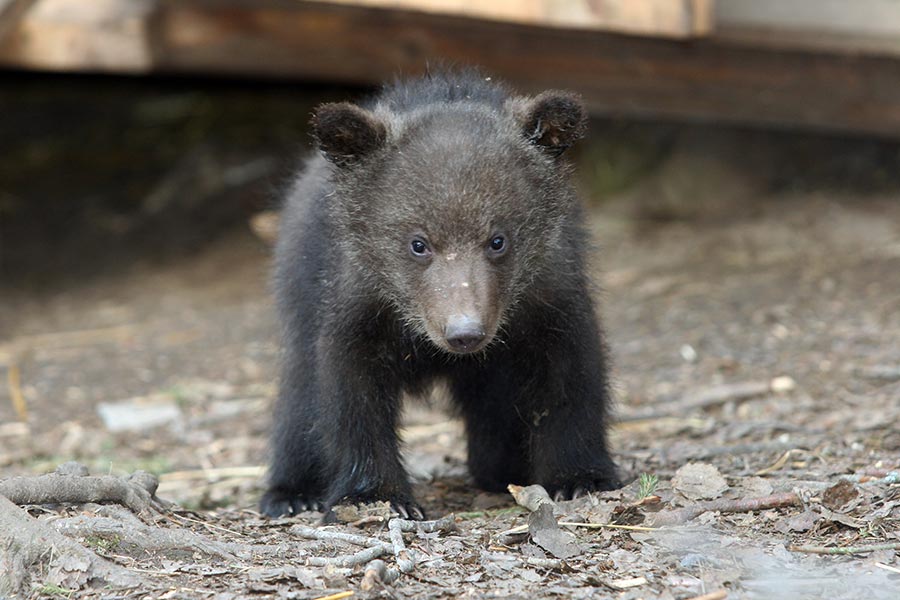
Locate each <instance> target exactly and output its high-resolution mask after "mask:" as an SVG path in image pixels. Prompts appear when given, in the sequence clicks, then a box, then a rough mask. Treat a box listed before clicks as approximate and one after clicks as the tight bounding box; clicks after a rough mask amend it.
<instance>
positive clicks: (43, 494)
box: [0, 463, 162, 513]
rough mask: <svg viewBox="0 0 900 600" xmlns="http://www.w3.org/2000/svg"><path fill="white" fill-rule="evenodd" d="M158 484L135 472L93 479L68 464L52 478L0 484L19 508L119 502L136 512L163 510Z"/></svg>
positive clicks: (1, 490) (153, 478) (15, 479)
mask: <svg viewBox="0 0 900 600" xmlns="http://www.w3.org/2000/svg"><path fill="white" fill-rule="evenodd" d="M158 485H159V481H158V480H157V478H156V476H154V475H151V474H150V473H146V472H144V471H135V472H134V473H132V474H131V475H129V476H128V477H125V478H123V477H114V476H112V475H100V476H91V475H88V474H87V468H85V467H83V466H82V465H79V464H78V463H65V464H62V465H60V466H59V467H58V468H57V469H56V472H55V473H50V474H49V475H39V476H37V477H10V478H9V479H5V480H3V481H0V496H6V498H8V499H9V500H10V501H11V502H13V503H14V504H18V505H26V504H63V503H71V504H85V503H87V502H97V503H100V502H116V503H118V504H122V505H124V506H127V507H128V508H129V509H131V510H132V511H133V512H135V513H144V512H147V511H149V510H150V508H157V509H159V508H162V502H161V501H160V500H158V499H157V498H156V497H155V495H154V494H156V488H157V486H158Z"/></svg>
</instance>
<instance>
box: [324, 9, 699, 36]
mask: <svg viewBox="0 0 900 600" xmlns="http://www.w3.org/2000/svg"><path fill="white" fill-rule="evenodd" d="M331 2H332V3H337V4H344V5H348V6H359V7H366V8H381V9H394V10H406V11H410V12H424V13H432V14H441V15H449V16H457V17H470V18H476V19H485V20H491V21H504V22H509V23H520V24H525V25H541V26H545V27H563V28H569V29H590V30H600V31H614V32H619V33H630V34H637V35H649V36H660V37H674V38H686V37H694V36H699V35H705V34H707V33H709V31H710V28H711V26H712V17H713V10H712V9H713V0H491V1H490V2H487V1H485V0H331Z"/></svg>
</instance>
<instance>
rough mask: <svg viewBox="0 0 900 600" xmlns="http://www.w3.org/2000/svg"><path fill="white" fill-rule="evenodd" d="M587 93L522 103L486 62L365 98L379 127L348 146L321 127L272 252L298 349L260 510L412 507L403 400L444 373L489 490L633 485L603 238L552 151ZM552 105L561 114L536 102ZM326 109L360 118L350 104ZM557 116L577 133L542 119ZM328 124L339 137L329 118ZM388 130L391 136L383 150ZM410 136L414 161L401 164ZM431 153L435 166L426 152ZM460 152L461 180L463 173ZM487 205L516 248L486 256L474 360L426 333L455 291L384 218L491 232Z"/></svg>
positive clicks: (286, 339)
mask: <svg viewBox="0 0 900 600" xmlns="http://www.w3.org/2000/svg"><path fill="white" fill-rule="evenodd" d="M572 102H575V103H577V99H576V98H574V97H573V96H571V95H565V94H556V95H549V96H548V95H541V96H539V97H538V98H537V99H534V100H530V99H524V98H518V97H515V96H513V95H511V94H510V93H509V92H508V91H507V90H506V89H505V88H503V87H501V86H498V85H496V84H492V83H489V82H486V81H485V80H484V79H483V78H481V77H479V76H478V75H477V74H474V73H444V74H438V75H434V76H430V77H426V78H422V79H416V80H413V81H409V82H402V83H397V84H395V85H394V86H391V87H389V88H387V89H386V90H385V91H384V92H382V94H381V95H379V96H377V97H376V98H375V99H374V100H373V101H371V102H370V103H368V104H366V105H363V106H364V108H365V109H366V112H363V111H359V112H357V109H355V108H353V109H350V110H351V111H352V112H351V113H350V114H351V116H350V117H349V121H350V126H353V127H357V126H358V124H359V123H362V124H363V126H365V123H366V119H367V118H368V117H367V116H366V115H367V114H368V115H373V116H374V118H375V121H376V123H375V124H374V125H373V127H374V129H372V130H371V131H364V132H363V133H362V135H361V136H358V137H357V138H355V139H349V141H348V142H347V144H341V143H340V142H337V143H336V144H332V145H329V142H328V141H327V140H324V141H323V140H322V139H320V141H319V145H320V149H321V150H322V152H321V153H320V154H319V155H317V156H316V157H314V158H312V159H311V160H310V161H309V162H308V163H307V165H306V168H305V169H304V171H303V173H302V174H301V175H300V177H299V178H298V180H297V182H296V184H295V186H294V188H293V189H292V191H291V193H290V194H289V197H288V200H287V204H286V207H285V211H284V215H283V218H282V225H281V234H280V237H279V242H278V246H277V250H276V264H275V287H276V298H277V303H278V312H279V316H280V320H281V324H282V329H283V346H284V351H283V365H282V377H281V384H280V392H279V398H278V402H277V406H276V412H275V421H274V430H273V437H272V451H273V458H272V462H271V469H270V488H269V490H268V492H267V493H266V494H265V496H264V497H263V499H262V501H261V510H262V512H264V513H265V514H267V515H270V516H279V515H282V514H290V513H293V512H297V511H300V510H305V509H309V508H324V509H326V510H327V509H330V508H331V507H332V506H333V505H335V504H336V503H338V502H340V501H342V500H346V499H349V500H351V501H372V500H388V501H390V502H391V503H392V504H393V505H394V506H395V507H397V508H400V509H402V510H406V511H408V512H410V513H411V514H413V515H414V516H417V515H416V511H417V510H418V505H417V504H416V501H415V499H414V498H413V496H412V491H411V487H410V484H409V481H408V479H407V475H406V472H405V470H404V468H403V465H402V463H401V461H400V455H399V441H398V439H397V433H396V432H397V426H398V421H399V416H400V410H401V407H400V397H401V393H402V392H411V393H413V394H415V393H419V392H422V391H424V390H427V389H428V387H429V386H430V385H431V384H432V383H433V382H434V381H435V380H436V379H438V378H442V379H446V380H447V381H448V382H449V384H450V389H451V392H452V396H453V400H454V403H455V405H456V407H457V408H458V410H459V412H460V413H461V415H462V416H463V418H464V420H465V423H466V433H467V436H468V444H469V459H468V464H469V469H470V471H471V474H472V476H473V478H474V480H475V482H476V484H477V485H479V486H480V487H482V488H484V489H488V490H495V491H499V490H503V489H505V488H506V486H507V484H509V483H519V484H529V483H541V484H543V485H544V486H545V487H546V488H547V489H548V491H550V492H551V493H555V492H560V493H562V494H563V495H569V496H570V495H572V494H573V493H575V492H576V491H578V490H583V491H590V490H603V489H611V488H614V487H616V486H617V485H618V479H617V476H616V470H615V465H614V464H613V461H612V459H611V458H610V456H609V453H608V451H607V447H606V414H607V407H608V405H609V385H608V381H607V366H606V363H607V359H606V349H605V346H604V343H603V338H602V335H601V331H600V328H599V325H598V322H597V319H596V316H595V312H594V307H593V305H592V301H591V294H590V291H589V282H588V280H587V277H586V274H585V254H586V249H587V248H588V240H587V235H586V233H585V231H584V230H583V227H582V225H581V224H582V223H583V222H584V219H583V215H582V213H581V208H580V205H579V203H578V201H577V199H576V197H575V194H574V191H573V190H572V188H571V186H570V184H569V183H568V169H567V167H566V166H565V163H563V162H560V161H559V160H558V159H557V158H556V156H557V155H558V154H559V153H560V152H562V150H564V149H565V147H568V145H570V144H571V142H572V141H574V140H575V139H577V137H580V136H581V134H582V133H583V121H584V117H583V109H581V108H580V104H577V106H576V107H575V108H574V109H573V107H572V106H571V104H570V103H572ZM331 106H335V105H331ZM542 106H543V107H544V108H543V109H541V110H544V111H545V113H542V114H543V116H544V117H547V118H541V115H537V116H536V115H535V113H534V111H535V109H536V107H542ZM547 106H549V109H548V108H546V107H547ZM573 110H576V112H577V110H581V111H582V114H581V117H580V118H578V115H574V116H573ZM546 111H549V112H546ZM319 118H320V119H323V118H327V119H332V120H336V121H335V122H334V126H335V127H336V128H338V130H340V131H343V129H341V128H346V127H347V126H348V125H347V121H341V116H340V109H335V110H334V111H328V110H326V111H325V112H324V113H320V117H319ZM554 120H555V122H556V123H557V124H558V126H559V127H564V128H568V131H569V132H570V133H569V134H566V132H565V131H564V130H562V129H556V130H554V131H548V130H546V129H542V127H544V125H545V124H546V123H552V122H554ZM457 123H464V124H465V125H464V127H465V131H464V132H461V133H459V135H458V137H459V141H458V144H457V143H456V142H454V141H453V139H449V141H448V138H453V136H456V135H457V133H458V128H457V125H456V124H457ZM382 125H383V126H384V127H385V130H384V131H382V130H381V129H380V127H381V126H382ZM429 127H431V128H433V129H435V133H434V134H432V133H431V129H429ZM526 129H527V130H526ZM373 132H374V133H373ZM373 136H374V137H373ZM322 137H324V138H327V139H328V140H334V139H337V138H336V137H335V136H332V135H329V132H328V130H327V129H323V130H322V135H320V138H322ZM350 138H353V136H350ZM376 138H377V139H376ZM382 138H383V139H384V140H385V141H384V142H383V143H384V144H385V148H384V149H381V150H379V149H378V148H377V147H376V148H373V146H378V145H379V144H381V143H382ZM392 140H393V141H392ZM407 144H419V145H420V146H421V148H416V149H415V151H413V150H412V149H411V148H410V147H409V146H408V145H407ZM473 144H474V145H476V146H477V147H474V148H473V147H471V146H472V145H473ZM436 146H440V147H439V148H437V149H435V147H436ZM348 149H349V150H348ZM457 149H461V150H462V151H457ZM398 150H399V151H406V152H407V154H408V155H410V156H411V157H405V158H404V160H406V161H407V162H404V163H403V164H402V167H401V168H400V169H401V170H400V171H399V172H395V173H394V174H393V175H392V169H393V170H394V171H396V170H397V168H398V167H397V166H396V163H397V160H398V159H397V158H396V156H395V155H392V154H391V152H397V151H398ZM466 151H468V153H469V154H471V153H473V152H479V151H482V152H484V153H485V157H487V163H489V165H488V167H485V168H484V169H482V170H479V167H477V166H474V167H473V166H472V165H471V164H469V163H470V162H471V157H470V158H469V159H468V162H467V159H466V156H465V154H466V153H467V152H466ZM435 153H437V155H438V156H440V157H441V160H440V161H439V162H441V163H442V164H441V168H440V169H436V168H435V166H434V165H432V164H428V161H427V160H426V161H425V162H424V164H418V163H417V162H416V158H415V157H417V156H425V157H427V156H434V155H435ZM442 153H443V154H442ZM326 157H328V158H326ZM336 157H337V158H336ZM480 162H481V161H479V163H480ZM457 166H458V169H459V170H460V172H461V173H465V174H466V176H465V177H461V178H460V179H464V180H465V181H459V182H456V181H455V179H454V178H453V173H455V172H456V171H454V170H453V169H454V168H456V167H457ZM466 169H470V170H472V169H474V170H472V171H471V172H468V171H465V170H466ZM406 171H414V172H410V173H409V174H408V175H409V176H408V177H404V175H406ZM435 173H437V175H435V176H438V175H440V174H444V175H443V176H445V177H448V178H449V179H448V180H447V181H448V182H449V185H448V184H447V182H445V184H443V185H440V186H437V185H436V186H435V188H434V189H435V190H443V189H446V188H448V187H450V188H452V189H453V194H452V195H451V196H448V197H447V198H443V199H441V198H436V199H435V201H434V203H433V204H429V203H427V200H428V198H427V197H426V198H425V199H424V200H423V194H425V192H428V190H425V191H423V189H422V188H421V187H419V185H420V183H419V182H422V181H426V182H427V180H428V178H429V177H430V176H431V175H432V174H435ZM467 186H468V187H467ZM518 192H521V193H518ZM430 193H436V192H433V191H432V192H430ZM426 196H427V194H426ZM517 196H518V197H520V198H521V197H524V196H527V197H528V198H531V200H529V201H524V200H522V201H521V202H522V204H519V202H520V200H518V199H517ZM453 202H458V204H459V206H458V207H455V205H452V203H453ZM529 202H530V203H529ZM438 206H440V210H438V208H437V207H438ZM457 208H458V212H453V211H454V210H457ZM457 217H458V218H457ZM490 219H493V221H499V222H504V223H507V224H508V225H510V226H511V227H512V226H514V227H515V231H516V241H517V243H518V246H517V247H516V251H517V254H516V255H515V256H514V258H512V259H510V260H509V261H508V262H507V263H503V264H500V266H498V267H496V268H494V267H491V270H489V273H492V274H494V276H495V277H496V281H495V286H496V290H495V292H496V293H495V294H494V295H493V296H492V297H491V299H490V300H489V301H490V302H493V303H496V306H495V308H496V310H497V314H498V315H499V316H498V319H499V320H498V326H499V330H498V332H497V335H496V336H495V338H494V340H493V341H492V343H491V344H489V345H488V347H487V348H485V349H484V350H483V351H481V352H479V353H477V354H476V355H466V356H458V355H452V354H448V353H447V352H445V351H443V350H441V349H439V348H438V347H436V346H435V344H434V343H433V342H432V340H431V339H430V338H429V335H430V334H433V332H432V331H431V329H429V319H430V318H431V317H430V316H429V314H428V310H430V309H432V308H434V307H433V306H432V305H434V304H439V303H440V302H441V301H442V300H441V298H440V297H437V296H435V297H430V296H428V294H427V290H425V289H424V288H425V286H422V285H420V283H421V282H419V281H418V279H417V278H418V277H419V274H420V273H421V270H419V271H416V270H415V269H416V267H415V266H414V265H412V262H411V261H410V260H409V257H408V256H403V255H402V252H400V251H398V248H396V247H395V244H396V240H391V239H384V237H385V234H384V232H385V231H394V230H395V229H396V228H397V227H400V226H402V224H406V223H413V222H417V221H424V222H426V223H429V224H432V225H433V227H434V228H435V230H436V231H439V232H441V233H442V234H443V235H444V237H445V238H446V239H456V238H454V236H457V237H459V236H464V235H465V234H466V231H454V228H462V229H478V228H482V227H483V228H487V227H489V226H492V225H490V223H488V221H489V220H490ZM435 220H437V221H438V222H437V223H436V224H435ZM493 221H491V222H493ZM485 231H487V229H485ZM438 237H439V236H438ZM400 250H402V248H400ZM395 254H396V256H395ZM439 308H440V307H439ZM432 329H433V327H432Z"/></svg>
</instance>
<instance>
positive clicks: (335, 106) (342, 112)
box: [312, 102, 387, 166]
mask: <svg viewBox="0 0 900 600" xmlns="http://www.w3.org/2000/svg"><path fill="white" fill-rule="evenodd" d="M312 128H313V136H314V137H315V138H316V143H317V144H318V145H319V149H320V150H322V153H323V154H324V155H325V158H327V159H328V160H329V161H331V162H332V163H334V164H336V165H339V166H343V165H347V164H352V163H354V162H356V161H358V160H360V159H362V158H364V157H365V156H367V155H369V154H371V153H372V152H374V151H375V150H377V149H378V148H380V147H381V146H383V145H384V142H385V140H386V139H387V127H385V125H384V123H382V122H381V121H380V120H379V119H378V117H376V116H375V115H373V114H372V113H371V112H369V111H367V110H365V109H363V108H360V107H359V106H356V105H355V104H350V103H349V102H338V103H332V104H323V105H322V106H320V107H319V108H318V109H317V110H316V113H315V115H314V116H313V119H312Z"/></svg>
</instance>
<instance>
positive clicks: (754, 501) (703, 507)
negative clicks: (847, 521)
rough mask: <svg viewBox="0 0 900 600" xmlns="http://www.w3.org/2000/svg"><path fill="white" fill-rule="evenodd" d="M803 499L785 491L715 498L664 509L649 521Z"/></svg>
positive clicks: (684, 519)
mask: <svg viewBox="0 0 900 600" xmlns="http://www.w3.org/2000/svg"><path fill="white" fill-rule="evenodd" d="M802 505H803V501H802V500H801V498H800V496H798V495H797V494H796V493H794V492H784V493H780V494H772V495H771V496H763V497H760V498H741V499H739V500H713V501H711V502H703V503H701V504H695V505H693V506H686V507H685V508H679V509H675V510H664V511H660V512H658V513H656V514H655V515H652V516H651V517H650V518H649V519H648V522H649V523H650V525H651V526H653V527H660V526H663V525H677V524H679V523H686V522H687V521H690V520H691V519H694V518H696V517H698V516H700V515H702V514H703V513H705V512H708V511H718V512H723V513H734V512H753V511H757V510H768V509H770V508H784V507H786V506H802Z"/></svg>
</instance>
